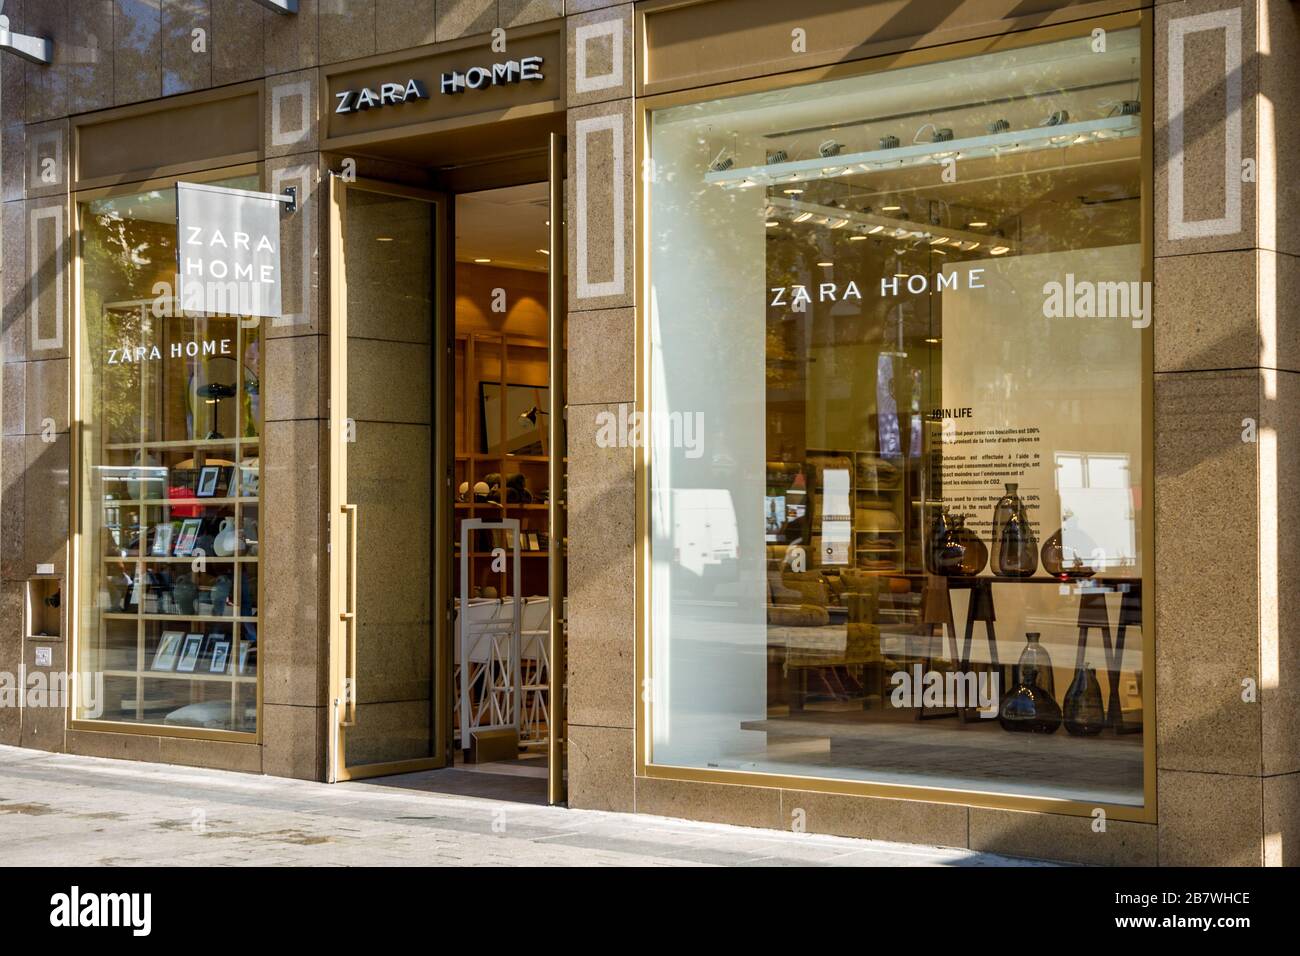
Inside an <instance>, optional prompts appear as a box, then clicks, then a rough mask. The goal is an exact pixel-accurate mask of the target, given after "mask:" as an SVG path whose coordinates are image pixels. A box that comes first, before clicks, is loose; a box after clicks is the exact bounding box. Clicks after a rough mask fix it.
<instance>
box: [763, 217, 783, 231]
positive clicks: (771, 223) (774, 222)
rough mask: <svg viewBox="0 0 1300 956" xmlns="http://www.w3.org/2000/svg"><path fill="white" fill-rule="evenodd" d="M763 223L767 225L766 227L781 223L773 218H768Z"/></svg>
mask: <svg viewBox="0 0 1300 956" xmlns="http://www.w3.org/2000/svg"><path fill="white" fill-rule="evenodd" d="M765 225H766V226H767V228H769V229H771V228H772V227H773V226H779V225H781V224H780V223H779V222H777V221H776V220H775V219H769V220H768V221H767V222H766V223H765Z"/></svg>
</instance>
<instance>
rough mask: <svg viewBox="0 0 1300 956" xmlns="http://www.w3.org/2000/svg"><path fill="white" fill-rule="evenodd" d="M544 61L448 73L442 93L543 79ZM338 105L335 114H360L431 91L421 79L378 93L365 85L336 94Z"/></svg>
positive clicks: (536, 59) (386, 87)
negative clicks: (363, 111)
mask: <svg viewBox="0 0 1300 956" xmlns="http://www.w3.org/2000/svg"><path fill="white" fill-rule="evenodd" d="M543 79H545V76H543V75H542V58H541V57H540V56H526V57H523V58H522V59H519V60H506V61H505V62H503V63H493V64H492V65H491V66H471V67H470V68H469V69H467V70H465V71H464V72H463V73H462V72H461V71H460V70H448V71H447V72H445V73H443V74H442V78H441V83H440V85H439V90H440V91H441V92H442V93H444V94H454V93H464V92H465V91H466V90H482V89H487V88H488V87H490V86H508V85H510V84H513V83H523V82H533V81H537V80H543ZM334 98H335V99H336V100H338V105H337V106H336V107H334V112H335V113H356V112H359V111H361V110H371V109H380V108H382V107H385V106H396V105H398V104H399V103H407V102H410V101H411V100H427V99H428V98H429V91H428V90H427V89H426V88H425V85H424V84H423V83H421V82H420V81H419V80H417V79H409V80H407V81H406V82H405V83H381V84H380V85H379V89H378V90H374V89H371V88H370V87H368V86H363V87H362V88H361V89H359V90H342V91H340V92H338V93H335V94H334Z"/></svg>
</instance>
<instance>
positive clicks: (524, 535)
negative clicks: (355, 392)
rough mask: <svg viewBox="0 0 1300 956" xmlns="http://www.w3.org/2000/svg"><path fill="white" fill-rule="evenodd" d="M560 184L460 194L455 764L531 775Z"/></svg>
mask: <svg viewBox="0 0 1300 956" xmlns="http://www.w3.org/2000/svg"><path fill="white" fill-rule="evenodd" d="M549 272H550V190H549V187H548V184H547V183H545V182H539V183H527V184H522V185H514V186H505V187H500V188H496V189H488V190H483V191H478V192H471V193H461V194H459V195H457V196H456V197H455V277H454V283H455V295H454V301H455V322H454V331H453V334H454V338H455V345H454V349H453V354H454V360H453V365H454V369H453V374H454V380H455V388H454V397H453V400H452V404H453V406H454V409H455V481H454V485H455V495H454V501H453V502H452V511H453V516H454V520H453V528H454V540H453V541H452V542H451V544H452V553H453V555H454V560H453V562H452V575H453V601H454V604H455V608H456V627H455V632H454V634H453V641H454V645H453V646H454V650H455V655H454V656H455V659H454V674H453V695H454V712H453V726H454V728H455V729H454V742H455V747H454V750H453V753H454V763H455V765H457V766H459V767H462V768H464V769H466V770H472V771H478V772H485V773H490V774H507V775H511V776H514V777H518V778H523V779H528V780H534V781H536V786H537V787H538V788H540V791H539V792H544V789H545V781H546V779H547V755H548V750H549V740H550V732H551V696H552V695H551V672H552V668H551V662H550V653H549V644H550V641H549V624H550V619H551V614H550V594H549V580H550V576H549V567H548V564H549V554H550V541H549V529H548V521H547V518H548V510H549V504H550V498H551V493H552V489H551V487H550V484H551V482H550V457H551V453H552V451H553V449H552V448H551V439H550V428H549V425H550V422H549V418H550V409H551V401H550V384H551V383H550V354H549V339H548V334H549V313H548V296H549Z"/></svg>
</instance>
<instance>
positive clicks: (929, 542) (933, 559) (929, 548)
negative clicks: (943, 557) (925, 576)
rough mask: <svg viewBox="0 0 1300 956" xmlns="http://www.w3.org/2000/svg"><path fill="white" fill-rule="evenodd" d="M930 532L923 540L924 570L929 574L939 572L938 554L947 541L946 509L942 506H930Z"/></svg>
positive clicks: (940, 572)
mask: <svg viewBox="0 0 1300 956" xmlns="http://www.w3.org/2000/svg"><path fill="white" fill-rule="evenodd" d="M931 514H932V517H931V518H930V532H929V534H928V535H927V537H926V539H925V569H926V570H927V571H929V572H930V573H931V574H943V573H944V572H942V571H940V570H939V553H940V552H941V551H942V550H943V548H944V545H945V544H946V543H947V540H948V520H949V518H948V509H947V508H945V507H944V506H943V505H932V506H931Z"/></svg>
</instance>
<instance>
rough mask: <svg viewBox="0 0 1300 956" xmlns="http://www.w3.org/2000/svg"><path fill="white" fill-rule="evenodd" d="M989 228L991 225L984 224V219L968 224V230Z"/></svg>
mask: <svg viewBox="0 0 1300 956" xmlns="http://www.w3.org/2000/svg"><path fill="white" fill-rule="evenodd" d="M988 227H989V224H988V223H987V222H984V221H983V220H982V219H976V220H975V221H974V222H968V223H966V228H967V229H987V228H988Z"/></svg>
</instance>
